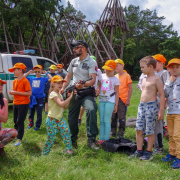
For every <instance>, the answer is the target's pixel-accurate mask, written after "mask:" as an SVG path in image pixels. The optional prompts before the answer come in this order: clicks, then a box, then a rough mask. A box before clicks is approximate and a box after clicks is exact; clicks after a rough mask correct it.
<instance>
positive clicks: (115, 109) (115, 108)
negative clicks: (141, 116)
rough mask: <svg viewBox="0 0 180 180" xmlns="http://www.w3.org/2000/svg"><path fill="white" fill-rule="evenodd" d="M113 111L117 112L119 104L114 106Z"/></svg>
mask: <svg viewBox="0 0 180 180" xmlns="http://www.w3.org/2000/svg"><path fill="white" fill-rule="evenodd" d="M113 113H117V105H115V106H114V110H113Z"/></svg>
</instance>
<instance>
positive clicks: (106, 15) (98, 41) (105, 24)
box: [0, 0, 128, 66]
mask: <svg viewBox="0 0 180 180" xmlns="http://www.w3.org/2000/svg"><path fill="white" fill-rule="evenodd" d="M112 1H113V2H114V5H113V6H112V8H111V7H110V6H109V5H110V4H112ZM117 3H119V4H120V2H119V1H118V0H109V2H108V4H107V6H106V8H105V10H104V12H103V14H102V15H101V18H100V20H99V22H98V23H92V22H91V21H86V20H84V19H78V18H75V17H74V16H67V15H65V14H61V15H60V14H59V13H54V14H49V15H48V17H47V15H45V14H44V16H43V17H36V18H32V19H31V20H32V24H33V27H32V33H31V35H30V37H29V39H28V43H27V40H26V43H25V40H24V39H23V37H25V33H26V32H22V30H21V27H17V30H16V34H17V36H18V38H16V39H18V42H15V41H17V40H13V38H12V35H11V34H10V29H8V27H7V26H6V23H5V20H4V17H3V14H1V19H0V30H1V29H3V32H4V39H0V43H3V44H4V48H3V49H6V52H7V53H12V51H17V50H22V49H34V50H35V51H36V54H37V55H40V56H42V57H47V58H50V59H52V60H54V61H55V62H57V63H63V64H64V65H65V66H66V65H68V64H69V62H70V61H71V60H72V58H74V54H73V51H72V48H71V46H70V44H71V43H72V42H73V41H76V40H84V41H86V42H87V43H88V45H89V48H88V53H89V54H90V55H95V56H96V58H97V61H98V63H99V62H103V61H105V60H107V59H115V58H117V55H116V53H115V51H114V47H112V46H114V44H113V43H112V37H113V32H114V31H116V27H117V26H118V27H120V28H121V30H122V32H123V38H122V43H121V55H123V45H124V41H123V39H124V33H125V31H127V30H128V26H127V23H126V21H125V17H124V14H123V12H122V7H121V6H120V7H119V6H118V4H117ZM115 5H117V7H116V8H115ZM50 18H53V19H54V21H55V23H54V24H55V25H54V26H55V27H54V28H53V29H52V28H51V26H50ZM117 18H120V19H117ZM39 26H41V27H43V30H42V33H41V34H40V33H39V31H38V28H39ZM107 29H109V30H110V33H111V38H110V41H109V40H108V39H107V37H106V35H105V34H104V32H105V31H106V30H107ZM62 47H63V48H62ZM62 49H63V50H62ZM60 50H61V52H60ZM1 52H2V51H1Z"/></svg>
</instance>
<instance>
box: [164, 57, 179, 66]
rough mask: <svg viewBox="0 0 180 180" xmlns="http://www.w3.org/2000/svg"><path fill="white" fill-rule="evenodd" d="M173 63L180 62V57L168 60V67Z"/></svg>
mask: <svg viewBox="0 0 180 180" xmlns="http://www.w3.org/2000/svg"><path fill="white" fill-rule="evenodd" d="M171 64H180V59H178V58H173V59H171V60H170V61H169V62H168V65H167V67H169V66H170V65H171Z"/></svg>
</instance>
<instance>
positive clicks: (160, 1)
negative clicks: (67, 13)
mask: <svg viewBox="0 0 180 180" xmlns="http://www.w3.org/2000/svg"><path fill="white" fill-rule="evenodd" d="M69 1H70V3H71V4H72V5H73V6H74V7H75V9H76V10H80V11H82V13H83V14H85V15H86V19H87V20H89V21H91V22H96V21H97V20H98V19H99V18H100V16H101V14H102V12H103V10H104V8H105V7H106V5H107V3H108V0H69ZM61 2H62V3H63V4H64V5H65V7H66V5H67V2H68V0H63V1H61ZM120 2H121V5H122V7H125V6H129V5H130V4H133V5H135V6H139V7H140V9H141V10H145V9H150V10H155V9H156V12H157V15H158V16H164V17H166V19H165V20H164V21H163V24H164V25H170V24H171V23H173V25H174V26H173V29H174V30H175V31H177V32H178V35H180V23H179V20H180V17H179V14H178V12H179V7H180V1H179V0H120ZM178 19H179V20H178Z"/></svg>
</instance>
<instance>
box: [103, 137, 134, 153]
mask: <svg viewBox="0 0 180 180" xmlns="http://www.w3.org/2000/svg"><path fill="white" fill-rule="evenodd" d="M102 148H103V150H105V151H107V152H112V153H114V152H125V153H126V154H127V155H130V154H133V153H134V152H135V151H136V150H137V145H136V143H135V142H132V141H130V140H129V139H125V138H123V137H119V138H118V139H115V138H112V139H109V140H107V141H104V142H103V143H102Z"/></svg>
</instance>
